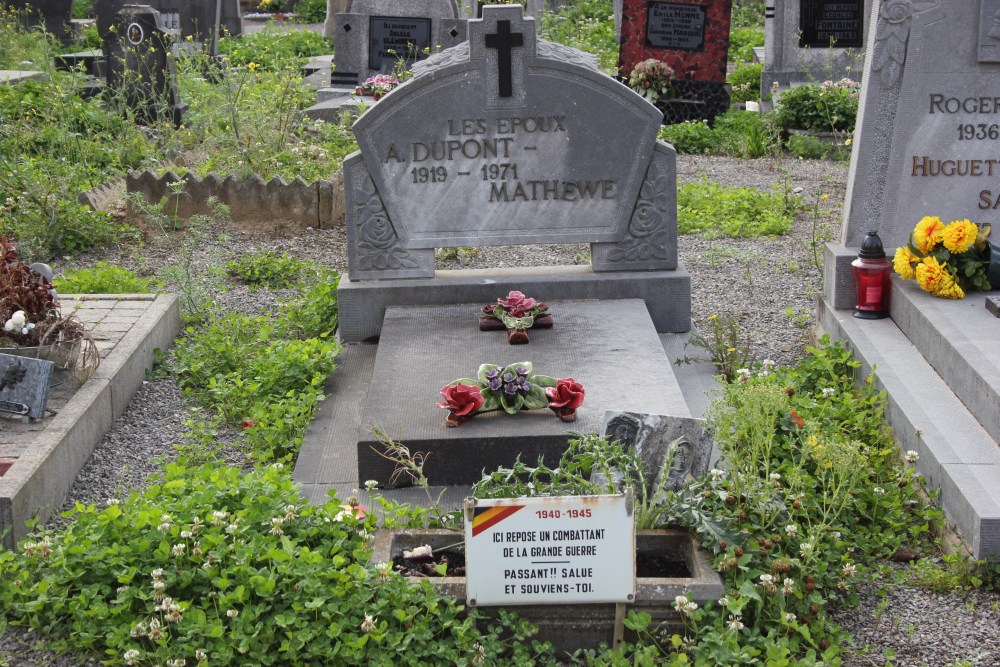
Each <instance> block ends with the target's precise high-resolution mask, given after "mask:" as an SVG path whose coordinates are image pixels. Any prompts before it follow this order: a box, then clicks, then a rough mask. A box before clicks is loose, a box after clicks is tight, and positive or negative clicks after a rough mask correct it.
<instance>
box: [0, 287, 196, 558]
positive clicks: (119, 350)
mask: <svg viewBox="0 0 1000 667" xmlns="http://www.w3.org/2000/svg"><path fill="white" fill-rule="evenodd" d="M108 298H114V299H116V300H117V301H119V302H122V301H125V302H127V301H149V302H151V303H150V304H149V306H148V308H147V309H146V311H145V313H144V314H143V316H142V317H141V318H140V319H138V320H137V321H136V322H135V323H134V324H133V326H132V328H131V329H130V330H129V332H128V333H127V334H126V335H125V336H124V338H122V339H121V341H119V342H118V343H117V344H116V345H115V347H114V348H113V349H112V350H111V352H110V353H109V354H108V356H107V357H106V358H104V359H102V360H101V365H100V367H98V369H97V371H96V372H95V373H94V375H93V376H91V377H90V379H88V380H87V381H86V382H85V383H84V384H83V386H82V387H80V388H79V389H78V390H77V392H76V393H75V394H74V395H73V397H72V398H71V399H70V400H69V401H68V402H67V403H66V405H65V406H63V408H62V409H61V410H60V411H59V413H58V414H57V415H55V416H54V417H51V421H50V422H49V423H48V424H47V425H46V427H45V429H44V430H43V431H41V432H39V434H38V436H37V437H36V439H35V442H34V447H33V448H32V449H31V450H30V453H29V454H28V455H25V456H21V457H19V458H18V459H17V460H16V461H15V462H14V464H13V465H12V466H11V467H10V469H9V470H8V471H7V472H6V473H5V474H4V475H3V476H2V477H0V533H2V534H3V536H2V545H3V547H5V548H7V549H11V550H13V549H14V548H15V547H16V545H17V542H18V541H19V540H21V539H22V538H23V537H25V536H26V535H27V534H28V529H27V528H26V526H25V522H27V521H29V520H31V519H33V518H36V517H37V518H38V519H40V520H42V521H44V520H46V519H47V518H48V517H49V515H50V514H51V513H52V511H53V510H55V509H56V508H58V507H59V504H60V503H61V502H62V500H63V498H65V496H66V493H67V492H68V491H69V490H70V488H71V487H72V486H73V482H74V481H75V480H76V477H77V475H78V474H79V472H80V470H81V469H82V468H83V466H84V464H85V463H86V462H87V459H88V458H89V457H90V455H91V453H92V452H93V451H94V448H95V447H96V446H97V444H98V443H99V442H100V441H101V438H103V437H104V434H105V433H106V432H107V431H108V429H110V428H111V425H112V424H113V423H114V421H115V420H116V419H118V418H119V417H121V416H122V414H123V413H124V412H125V409H126V408H127V407H128V403H129V401H130V400H131V398H132V395H133V394H134V393H135V391H136V389H138V388H139V385H140V384H142V382H143V380H144V379H145V377H146V370H147V369H149V368H152V366H153V355H154V351H155V350H156V349H166V348H168V347H169V346H170V344H171V343H172V342H173V339H174V337H175V336H176V335H177V334H178V332H179V331H180V327H181V314H180V305H179V302H178V300H177V296H176V295H172V294H160V295H151V294H123V295H114V296H113V297H112V296H109V295H80V296H76V297H66V296H64V297H63V301H64V302H66V303H70V302H71V301H72V300H74V299H75V300H77V301H88V300H100V299H108Z"/></svg>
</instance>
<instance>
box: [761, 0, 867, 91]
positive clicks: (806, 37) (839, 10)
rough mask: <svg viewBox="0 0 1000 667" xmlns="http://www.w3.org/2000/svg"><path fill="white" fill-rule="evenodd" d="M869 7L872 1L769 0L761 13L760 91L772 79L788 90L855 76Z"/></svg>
mask: <svg viewBox="0 0 1000 667" xmlns="http://www.w3.org/2000/svg"><path fill="white" fill-rule="evenodd" d="M871 7H872V0H784V1H782V2H779V1H778V0H770V2H768V6H767V7H766V8H765V13H764V69H763V71H762V72H761V75H760V89H761V91H769V90H771V87H772V86H773V85H774V84H775V83H777V84H778V86H779V87H780V88H787V87H788V86H790V85H793V84H796V83H805V82H822V81H826V80H831V81H838V80H840V79H842V78H844V77H847V78H850V79H858V78H859V77H860V71H861V67H862V62H863V60H864V58H863V54H864V50H863V49H864V46H865V43H866V38H867V35H868V17H869V16H870V15H871ZM831 40H833V43H832V44H831Z"/></svg>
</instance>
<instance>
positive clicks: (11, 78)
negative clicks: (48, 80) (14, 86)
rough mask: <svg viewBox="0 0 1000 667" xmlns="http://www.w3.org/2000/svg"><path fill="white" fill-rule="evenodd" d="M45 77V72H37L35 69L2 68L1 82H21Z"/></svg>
mask: <svg viewBox="0 0 1000 667" xmlns="http://www.w3.org/2000/svg"><path fill="white" fill-rule="evenodd" d="M44 78H45V73H44V72H36V71H34V70H26V69H23V70H22V69H0V84H3V83H20V82H22V81H34V80H36V79H44Z"/></svg>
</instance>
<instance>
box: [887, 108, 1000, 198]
mask: <svg viewBox="0 0 1000 667" xmlns="http://www.w3.org/2000/svg"><path fill="white" fill-rule="evenodd" d="M927 100H928V103H927V113H928V115H929V116H936V115H944V116H946V117H951V116H954V117H955V120H954V122H953V123H950V124H945V125H938V126H937V131H938V132H939V133H941V135H942V136H943V137H944V138H949V136H948V135H950V141H951V142H953V143H952V144H951V146H950V147H949V148H950V150H949V151H948V154H937V153H929V154H928V153H925V154H918V155H912V154H911V155H910V156H909V162H908V164H907V166H908V167H909V175H910V176H911V177H913V178H921V179H925V178H939V177H940V178H946V179H950V178H985V179H996V178H1000V153H997V152H995V146H996V143H995V142H996V141H997V140H998V139H1000V122H997V121H996V120H995V119H992V120H991V119H990V118H989V117H990V116H996V115H997V114H1000V95H969V96H956V95H945V94H943V93H936V92H931V93H928V95H927ZM968 142H973V143H968ZM969 149H971V150H969ZM970 199H972V193H970ZM973 203H974V204H975V205H976V208H978V209H980V210H987V209H989V210H993V209H998V208H1000V183H997V184H996V185H991V187H989V188H983V189H981V190H980V191H979V194H978V196H976V197H975V199H974V200H973V201H969V202H968V204H969V205H970V206H971V204H973Z"/></svg>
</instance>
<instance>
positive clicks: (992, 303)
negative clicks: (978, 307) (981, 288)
mask: <svg viewBox="0 0 1000 667" xmlns="http://www.w3.org/2000/svg"><path fill="white" fill-rule="evenodd" d="M986 310H988V311H990V312H991V313H993V316H994V317H1000V296H988V297H986Z"/></svg>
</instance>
